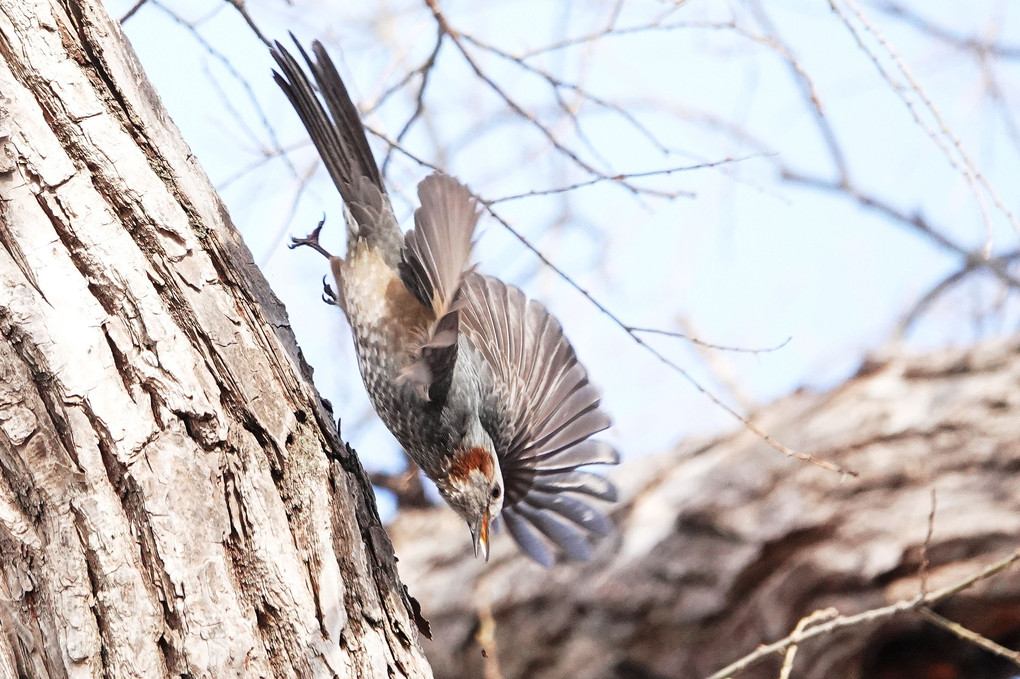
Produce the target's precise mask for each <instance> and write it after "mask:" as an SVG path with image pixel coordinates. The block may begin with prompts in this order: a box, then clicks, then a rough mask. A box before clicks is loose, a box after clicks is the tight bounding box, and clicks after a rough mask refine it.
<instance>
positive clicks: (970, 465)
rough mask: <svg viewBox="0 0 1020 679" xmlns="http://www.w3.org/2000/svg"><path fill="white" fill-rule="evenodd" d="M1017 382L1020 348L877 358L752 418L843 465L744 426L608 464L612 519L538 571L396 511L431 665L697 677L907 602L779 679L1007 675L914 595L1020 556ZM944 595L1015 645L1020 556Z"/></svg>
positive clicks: (821, 642) (770, 664)
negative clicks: (775, 445) (565, 557)
mask: <svg viewBox="0 0 1020 679" xmlns="http://www.w3.org/2000/svg"><path fill="white" fill-rule="evenodd" d="M1018 386H1020V340H1015V339H1014V340H1012V341H1008V342H1000V343H996V344H991V345H987V346H982V347H978V348H975V349H972V350H969V351H945V352H942V353H938V354H934V355H930V356H922V357H914V358H895V359H892V360H888V361H884V362H874V363H871V364H868V365H866V366H865V367H864V368H862V370H861V371H860V373H859V374H858V375H857V376H855V377H854V378H852V379H850V380H849V381H848V382H847V383H846V384H844V385H843V386H841V387H839V388H838V389H835V390H834V391H832V392H831V393H827V394H822V395H817V394H811V393H798V394H795V395H793V396H790V397H788V398H786V399H783V400H781V401H780V402H778V403H775V404H774V405H772V406H770V407H768V408H766V409H765V410H764V411H763V412H761V413H760V415H759V416H758V417H756V418H755V423H756V424H757V425H758V426H759V427H761V428H762V429H763V430H765V431H767V432H769V433H771V434H772V435H773V436H775V437H776V438H777V439H778V440H780V441H783V442H784V443H786V444H787V445H789V446H791V447H793V448H795V449H798V450H801V451H807V452H810V453H811V454H813V455H816V456H818V457H820V458H823V459H826V460H831V461H833V462H835V463H837V464H839V465H841V466H843V467H845V468H849V469H852V470H855V471H856V472H857V473H858V474H859V476H858V477H856V478H854V477H851V476H841V475H839V474H835V473H833V472H830V471H826V470H824V469H821V468H819V467H817V466H813V465H810V464H805V463H803V462H799V461H796V460H793V459H790V458H786V457H784V456H782V455H780V454H779V453H778V452H776V451H775V450H773V449H772V448H770V447H769V446H768V445H767V444H765V443H764V442H762V441H761V440H760V439H759V438H757V437H756V436H754V435H752V434H750V433H748V432H745V431H740V432H737V433H735V434H732V435H729V436H724V437H721V438H718V439H715V440H711V441H700V442H695V441H691V442H688V443H685V444H683V445H681V446H680V447H679V448H678V449H676V450H675V451H673V452H670V453H668V454H665V455H660V456H658V457H652V458H648V459H640V460H630V461H628V462H627V463H626V464H625V465H624V466H623V467H622V468H621V469H619V471H618V473H617V474H616V475H615V478H616V480H617V482H618V483H619V484H620V486H621V487H622V488H623V489H624V493H623V495H624V497H623V499H622V502H621V504H620V505H619V507H618V508H617V510H616V512H615V519H616V521H617V523H618V526H619V532H618V533H617V534H616V535H615V536H614V537H613V538H611V539H609V540H607V541H606V542H605V544H603V546H602V547H601V549H600V550H599V551H598V553H597V554H596V556H595V558H594V559H593V561H592V562H591V563H588V564H583V565H559V566H557V567H556V568H553V569H551V570H548V571H545V570H542V569H541V568H540V567H539V566H536V565H534V564H532V563H530V562H528V561H527V560H526V559H524V558H523V557H521V556H519V555H516V554H515V553H514V550H513V549H512V547H511V546H510V545H509V544H508V540H507V539H506V537H505V536H504V537H502V538H501V540H500V541H497V542H495V543H494V547H493V555H494V556H493V559H492V561H491V562H490V563H489V564H488V565H484V564H482V563H480V562H477V561H474V560H472V559H471V558H470V553H469V546H468V544H467V540H466V539H465V537H464V533H465V530H464V526H463V525H461V522H459V521H458V520H457V519H456V518H455V517H454V516H453V514H452V513H451V512H449V511H447V510H445V509H434V510H431V511H413V512H412V511H406V512H403V513H401V515H400V516H399V517H398V519H397V520H396V522H395V523H394V524H393V526H392V527H391V534H392V535H393V538H394V543H395V545H396V550H397V554H398V556H399V558H400V567H401V572H402V574H403V575H404V576H405V578H407V581H408V586H409V587H410V590H411V592H412V593H414V594H415V595H416V596H417V597H418V598H419V599H420V601H421V603H422V608H423V612H424V614H425V616H426V617H428V618H430V619H431V622H432V626H433V631H434V641H433V642H432V643H429V644H426V645H425V650H426V654H427V655H428V656H429V658H430V660H431V662H432V664H433V667H434V670H435V671H436V674H437V676H440V677H465V676H483V675H484V676H487V677H502V678H504V679H512V678H514V677H542V678H543V679H556V678H560V677H562V678H563V679H567V678H568V677H569V678H572V679H579V678H589V677H590V678H595V677H634V678H638V677H649V678H652V677H706V676H709V675H712V673H713V672H716V671H717V670H719V669H720V668H723V667H724V666H726V665H727V664H729V663H731V662H734V661H736V660H737V659H739V658H741V656H744V655H745V654H749V653H752V652H753V651H755V649H756V648H757V647H758V646H759V645H760V644H766V643H769V642H773V641H776V640H779V639H782V638H783V637H785V636H786V635H787V634H789V633H790V632H792V631H793V630H794V628H795V627H796V626H797V624H798V621H800V620H801V619H802V618H804V617H805V616H808V615H810V614H811V613H812V612H814V611H817V610H821V609H829V608H834V609H835V610H836V611H837V612H838V613H839V614H843V615H851V614H855V613H860V612H864V611H869V610H871V609H877V608H879V607H884V606H889V605H890V604H895V603H896V602H905V603H903V604H901V605H900V606H899V608H894V609H892V610H886V611H880V612H879V613H877V614H875V615H873V616H871V617H873V618H874V619H873V620H862V621H854V620H849V621H848V622H849V623H852V624H847V625H846V626H842V627H840V624H835V625H833V627H835V628H836V629H834V630H832V631H831V632H829V633H827V634H824V635H819V636H817V637H815V638H812V639H810V640H807V641H804V642H803V643H801V644H800V645H799V648H798V651H797V655H796V658H795V660H794V666H793V672H792V674H791V675H790V676H792V677H796V678H798V679H810V678H818V679H821V678H823V677H825V678H828V679H841V678H845V679H851V678H867V679H873V678H875V677H879V678H881V677H889V678H892V677H904V678H906V677H935V676H938V677H977V676H981V677H989V678H991V677H1003V678H1005V677H1012V676H1015V675H1016V674H1017V673H1018V671H1020V669H1018V667H1017V665H1016V664H1014V663H1013V662H1011V661H1009V660H1007V659H1005V658H1003V657H1000V656H997V655H994V654H993V653H990V652H988V651H985V650H982V649H981V648H979V647H978V646H977V645H976V644H975V643H973V642H971V641H965V640H962V639H961V638H959V637H958V636H957V635H955V634H953V633H950V632H948V631H946V630H945V629H944V628H943V627H940V626H938V625H937V624H936V622H940V621H937V620H936V621H935V622H933V620H934V618H932V617H931V616H930V615H929V614H928V613H922V612H921V610H920V609H921V606H920V605H919V603H918V602H916V601H914V600H915V599H916V597H918V595H919V594H921V593H922V592H928V593H935V592H936V591H937V590H938V589H939V588H941V587H944V586H946V585H950V584H952V583H955V582H958V581H960V580H962V579H964V578H965V577H967V576H969V575H971V574H973V573H975V572H977V571H979V570H980V569H981V568H982V567H984V566H986V565H988V564H990V563H992V562H994V561H995V560H997V559H1001V558H1002V557H1004V556H1008V555H1010V554H1011V553H1013V552H1014V550H1017V548H1018V547H1020V537H1018V536H1020V484H1018V483H1017V471H1018V469H1020V388H1018ZM933 491H934V493H935V496H934V497H935V504H934V514H932V512H933V504H932V499H933V496H932V493H933ZM931 517H933V518H931ZM930 518H931V536H930V539H928V538H926V536H927V534H928V531H929V519H930ZM926 539H927V543H926ZM922 564H924V565H923V567H922ZM935 608H936V610H937V611H938V612H939V613H941V614H942V615H943V616H945V617H948V618H951V619H952V620H955V621H956V622H958V623H961V624H963V625H964V626H966V627H967V628H969V629H970V630H972V631H974V632H977V633H980V634H982V635H984V636H986V637H990V638H992V639H994V640H997V641H999V642H1000V643H1004V644H1006V645H1012V648H1016V647H1017V646H1018V642H1020V569H1016V568H1013V569H1012V570H1006V571H1005V572H1003V573H999V574H996V575H994V576H991V575H989V576H988V577H987V578H985V579H982V580H981V581H979V582H978V583H977V584H975V585H974V586H973V587H970V588H968V589H966V590H965V591H962V592H960V593H958V594H954V595H952V596H949V597H946V598H943V599H942V600H941V601H940V603H938V605H937V606H936V607H935ZM832 615H834V613H833V612H829V613H827V614H825V616H828V617H825V616H823V620H825V619H831V616H832ZM865 617H867V616H865ZM809 631H810V630H809ZM779 650H780V651H782V648H780V649H779ZM782 661H783V653H780V652H776V653H763V654H762V657H761V658H760V659H757V661H756V662H749V663H748V664H747V666H746V667H743V668H741V669H740V670H739V671H738V672H736V673H735V674H733V675H732V676H737V677H771V678H774V677H777V676H779V670H780V664H781V663H782Z"/></svg>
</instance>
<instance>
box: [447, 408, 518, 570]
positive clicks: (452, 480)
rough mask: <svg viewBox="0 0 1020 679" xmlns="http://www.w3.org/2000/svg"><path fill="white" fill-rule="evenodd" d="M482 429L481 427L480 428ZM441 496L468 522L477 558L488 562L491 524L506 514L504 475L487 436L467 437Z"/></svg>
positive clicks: (450, 470) (456, 453)
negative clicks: (502, 513)
mask: <svg viewBox="0 0 1020 679" xmlns="http://www.w3.org/2000/svg"><path fill="white" fill-rule="evenodd" d="M479 429H480V427H479ZM437 486H438V488H439V492H440V494H442V496H443V498H444V499H445V500H446V502H447V503H448V504H449V505H450V506H451V507H453V509H454V510H455V511H456V512H457V513H458V514H460V516H461V518H463V519H464V520H465V521H467V525H468V528H469V529H470V530H471V539H472V540H473V541H474V546H475V556H478V554H479V553H481V554H482V556H483V557H484V558H485V560H486V561H488V560H489V524H490V522H491V521H492V520H493V519H495V518H496V517H497V516H499V513H500V512H501V511H503V475H502V474H501V473H500V469H499V458H498V457H497V456H496V452H495V450H494V448H493V445H492V440H491V439H490V438H489V436H488V434H485V433H484V432H481V435H480V436H470V435H469V436H466V437H464V440H463V441H462V442H461V443H460V445H458V446H457V447H456V448H455V449H454V452H453V460H452V462H451V464H450V469H449V473H448V474H447V476H446V478H444V479H443V480H442V481H441V482H440V483H438V484H437Z"/></svg>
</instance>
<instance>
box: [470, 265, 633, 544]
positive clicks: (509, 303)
mask: <svg viewBox="0 0 1020 679" xmlns="http://www.w3.org/2000/svg"><path fill="white" fill-rule="evenodd" d="M457 307H458V309H459V310H460V315H461V326H462V327H461V332H463V333H466V334H467V336H468V338H469V339H470V341H471V344H472V345H473V346H474V347H475V348H476V349H477V350H478V352H479V353H480V354H481V357H482V359H483V361H484V363H485V364H486V365H487V366H488V375H487V378H488V380H489V382H491V384H488V385H486V386H487V388H485V389H483V394H482V398H483V403H482V424H483V426H485V428H486V430H487V431H488V432H489V435H490V436H491V437H492V439H493V443H494V444H495V446H496V453H497V455H498V456H499V463H500V469H501V470H502V473H503V481H504V486H505V495H504V500H503V515H504V517H505V520H506V524H507V528H508V529H509V531H510V534H511V535H512V536H513V537H514V539H515V540H516V541H517V543H518V544H519V545H520V546H521V548H522V549H523V550H524V551H525V552H527V553H528V554H529V555H531V556H532V558H534V559H535V560H536V561H538V562H539V563H546V562H548V561H549V560H550V559H551V558H552V557H551V552H550V551H549V545H547V544H546V542H549V543H552V545H555V546H556V547H558V548H559V549H560V550H562V551H563V552H565V553H566V554H568V555H569V556H571V557H574V558H587V556H588V555H589V554H590V544H589V542H588V538H587V537H586V536H585V533H584V532H585V531H587V532H589V533H594V534H597V535H602V534H605V533H606V532H608V530H609V526H610V524H609V521H608V519H606V517H605V516H603V515H602V514H601V513H600V512H599V511H597V510H596V509H595V508H594V507H592V506H590V505H588V504H587V503H585V502H584V501H583V500H581V499H580V498H578V497H576V495H581V496H584V495H588V496H591V497H596V498H602V499H607V500H611V499H615V496H616V490H615V488H614V487H613V485H612V483H610V482H609V481H608V480H607V479H605V478H604V477H601V476H598V475H596V474H592V473H589V472H584V471H578V470H577V468H578V467H582V466H585V465H589V464H615V463H616V462H618V461H619V456H618V454H617V452H616V450H615V449H614V448H613V447H612V446H610V445H608V444H606V443H602V442H599V441H593V440H591V439H590V438H589V437H591V436H592V435H594V434H596V433H598V432H600V431H602V430H604V429H606V428H608V427H609V424H610V420H609V417H608V416H607V415H606V414H605V413H604V412H603V411H602V410H600V409H599V394H598V391H597V390H596V389H595V387H594V386H592V385H591V384H590V383H589V382H588V375H587V372H586V371H585V369H584V367H583V366H582V365H581V364H580V363H579V362H578V360H577V356H576V354H575V353H574V349H573V347H572V346H571V345H570V342H569V341H568V340H567V338H566V337H565V336H564V335H563V329H562V328H561V326H560V324H559V323H558V322H557V321H556V319H555V318H553V317H552V315H551V314H550V313H549V312H548V310H546V308H545V307H543V306H542V305H541V304H539V303H538V302H536V301H534V300H528V299H527V298H526V297H525V296H524V293H522V292H521V291H520V290H519V289H517V288H515V287H513V286H510V285H506V284H504V283H502V282H500V281H498V280H496V279H495V278H491V277H489V276H484V275H482V274H479V273H477V272H474V271H469V272H467V273H465V274H464V276H463V279H462V281H461V285H460V293H459V295H458V298H457ZM540 536H544V537H540Z"/></svg>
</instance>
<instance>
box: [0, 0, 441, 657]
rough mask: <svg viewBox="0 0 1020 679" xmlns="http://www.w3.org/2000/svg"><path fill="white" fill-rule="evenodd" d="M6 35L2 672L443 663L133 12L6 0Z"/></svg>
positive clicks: (1, 131) (0, 220) (2, 106)
mask: <svg viewBox="0 0 1020 679" xmlns="http://www.w3.org/2000/svg"><path fill="white" fill-rule="evenodd" d="M0 55H2V59H0V149H2V153H0V677H15V676H19V677H20V676H25V677H69V676H74V677H100V676H103V677H163V676H167V677H169V676H194V677H228V676H245V677H249V676H251V677H256V676H281V677H285V676H294V677H296V676H301V677H310V676H350V677H374V676H380V677H384V676H391V677H392V676H408V677H412V676H413V677H422V676H430V674H431V673H430V670H429V669H428V667H427V663H426V662H425V660H424V658H423V657H422V655H421V651H420V649H419V647H418V646H417V644H416V642H415V638H416V635H417V633H416V631H415V626H414V623H413V622H412V621H411V615H410V606H409V602H408V599H407V597H406V595H405V593H404V592H405V591H404V590H403V588H402V586H401V585H400V583H399V581H398V579H397V576H396V571H395V568H394V565H393V557H392V549H391V545H390V543H389V540H388V538H387V536H386V533H385V532H384V530H383V529H382V528H381V527H380V524H379V519H378V515H377V512H376V508H375V505H374V501H373V498H372V494H371V489H370V486H369V484H368V481H367V478H366V476H365V474H364V473H363V471H362V469H361V467H360V465H359V464H358V462H357V459H356V458H355V456H354V455H353V453H352V452H351V451H350V450H349V449H347V448H345V447H344V446H343V445H342V444H341V443H340V442H339V440H338V438H337V436H336V431H335V428H334V426H333V424H332V415H331V414H330V413H329V412H327V411H325V410H324V408H323V407H322V405H321V404H320V402H319V399H318V397H317V395H316V394H315V392H314V389H313V388H312V387H311V386H310V380H308V377H309V374H308V369H307V368H306V367H305V366H304V364H303V362H302V360H301V358H300V355H299V352H298V350H297V348H296V346H295V343H294V339H293V337H292V335H291V332H290V329H289V327H288V321H287V316H286V314H285V313H284V311H283V309H282V308H281V306H280V304H279V302H278V301H277V300H276V299H275V298H274V297H273V295H272V294H271V292H270V291H269V289H268V286H267V285H266V283H265V281H264V280H263V278H262V277H261V275H260V274H259V273H258V272H257V270H256V269H255V267H254V265H253V264H252V260H251V255H250V254H249V252H248V250H247V249H246V248H245V246H244V245H243V243H242V242H241V241H240V239H239V237H238V235H237V233H236V232H235V231H234V230H233V228H232V226H231V225H230V223H229V219H228V217H227V215H226V211H225V209H224V207H223V205H222V204H221V203H220V202H219V199H218V198H217V197H216V195H215V193H214V191H213V190H212V187H211V186H210V185H209V182H208V180H207V178H206V177H205V175H204V174H203V173H202V171H201V170H200V169H199V168H198V167H197V165H196V163H195V160H194V158H193V157H192V156H191V155H190V152H189V151H188V149H187V147H186V146H185V144H184V143H183V142H182V140H181V139H180V137H179V134H178V132H177V130H176V128H174V127H173V125H172V124H170V123H169V121H168V119H167V116H166V113H165V111H164V110H163V108H162V106H161V104H160V103H159V101H158V99H157V97H156V96H155V95H154V93H153V91H152V90H151V88H150V86H149V85H148V83H147V81H146V80H145V77H144V75H143V74H142V72H141V68H140V67H139V65H138V63H137V61H136V60H135V57H134V55H133V52H132V51H131V49H130V48H129V47H128V46H127V44H126V42H125V40H124V38H123V36H122V34H121V32H120V30H119V27H118V26H116V25H115V24H114V23H112V22H110V21H109V19H108V18H107V17H106V16H105V14H104V12H103V10H102V8H101V6H100V5H99V3H98V2H90V1H88V0H65V2H56V1H55V0H54V1H46V0H0ZM267 77H268V74H267Z"/></svg>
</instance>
